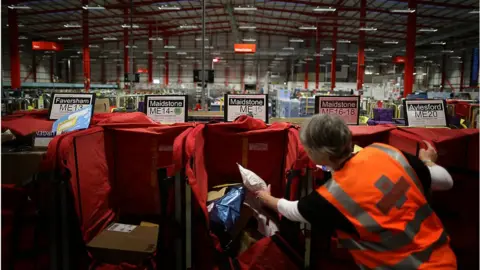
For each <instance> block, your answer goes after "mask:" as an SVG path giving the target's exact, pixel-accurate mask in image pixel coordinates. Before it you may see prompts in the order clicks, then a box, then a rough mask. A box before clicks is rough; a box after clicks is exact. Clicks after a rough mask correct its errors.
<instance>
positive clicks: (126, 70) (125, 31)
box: [123, 8, 129, 74]
mask: <svg viewBox="0 0 480 270" xmlns="http://www.w3.org/2000/svg"><path fill="white" fill-rule="evenodd" d="M123 15H124V18H123V19H124V23H126V24H128V9H127V8H125V9H124V10H123ZM127 46H128V28H124V29H123V73H124V74H128V73H129V65H128V48H127Z"/></svg>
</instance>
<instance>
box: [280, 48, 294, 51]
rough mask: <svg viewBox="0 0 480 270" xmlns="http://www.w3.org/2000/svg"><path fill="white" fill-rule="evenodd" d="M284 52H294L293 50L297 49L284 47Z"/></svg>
mask: <svg viewBox="0 0 480 270" xmlns="http://www.w3.org/2000/svg"><path fill="white" fill-rule="evenodd" d="M282 50H285V51H293V50H295V48H293V47H284V48H283V49H282Z"/></svg>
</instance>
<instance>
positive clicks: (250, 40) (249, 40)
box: [242, 38, 257, 42]
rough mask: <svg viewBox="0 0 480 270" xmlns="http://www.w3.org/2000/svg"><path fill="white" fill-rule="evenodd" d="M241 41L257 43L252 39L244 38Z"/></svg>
mask: <svg viewBox="0 0 480 270" xmlns="http://www.w3.org/2000/svg"><path fill="white" fill-rule="evenodd" d="M242 40H243V41H244V42H255V41H257V40H256V39H254V38H244V39H242Z"/></svg>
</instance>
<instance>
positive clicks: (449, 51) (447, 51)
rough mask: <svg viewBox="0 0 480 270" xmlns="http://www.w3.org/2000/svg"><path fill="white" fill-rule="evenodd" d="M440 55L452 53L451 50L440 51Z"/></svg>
mask: <svg viewBox="0 0 480 270" xmlns="http://www.w3.org/2000/svg"><path fill="white" fill-rule="evenodd" d="M442 53H454V51H452V50H442Z"/></svg>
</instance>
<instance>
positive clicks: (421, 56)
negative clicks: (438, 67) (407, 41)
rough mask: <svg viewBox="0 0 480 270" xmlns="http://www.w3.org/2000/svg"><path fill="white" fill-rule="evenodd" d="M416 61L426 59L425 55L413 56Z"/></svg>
mask: <svg viewBox="0 0 480 270" xmlns="http://www.w3.org/2000/svg"><path fill="white" fill-rule="evenodd" d="M415 58H416V59H427V57H426V56H425V55H417V56H415Z"/></svg>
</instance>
